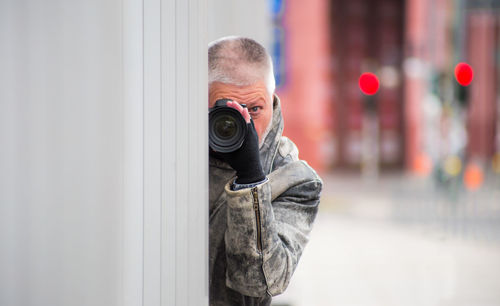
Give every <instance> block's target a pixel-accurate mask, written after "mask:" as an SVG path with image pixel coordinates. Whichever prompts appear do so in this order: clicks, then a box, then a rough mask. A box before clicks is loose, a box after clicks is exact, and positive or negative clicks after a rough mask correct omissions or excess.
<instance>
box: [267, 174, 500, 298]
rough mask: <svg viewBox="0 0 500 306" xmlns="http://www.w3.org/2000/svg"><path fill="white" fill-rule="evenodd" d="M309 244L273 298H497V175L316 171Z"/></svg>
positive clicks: (499, 208) (499, 235) (499, 253)
mask: <svg viewBox="0 0 500 306" xmlns="http://www.w3.org/2000/svg"><path fill="white" fill-rule="evenodd" d="M324 181H325V185H324V191H323V195H322V201H321V204H320V211H319V214H318V217H317V219H316V222H315V225H314V228H313V231H312V233H311V235H310V242H309V244H308V246H307V247H306V249H305V251H304V253H303V256H302V258H301V261H300V263H299V265H298V267H297V270H296V272H295V274H294V276H293V278H292V280H291V282H290V285H289V287H288V289H287V290H286V292H285V293H283V294H282V295H279V296H277V297H275V298H274V299H273V305H275V306H284V305H287V306H322V305H328V306H330V305H333V306H334V305H339V306H379V305H380V306H392V305H394V306H396V305H397V306H413V305H415V306H434V305H435V306H449V305H450V306H451V305H453V306H493V305H499V306H500V179H498V177H491V176H489V177H488V178H487V180H486V182H485V184H484V186H482V188H481V189H480V190H478V191H476V192H469V191H466V190H465V189H464V188H463V187H462V186H461V183H460V182H459V181H458V180H457V181H455V182H453V181H451V182H445V183H443V182H438V181H436V180H434V179H433V178H431V179H420V178H413V177H405V176H403V175H386V176H382V177H378V178H376V179H374V178H369V179H363V178H361V177H359V176H355V175H338V176H334V175H330V176H326V177H324Z"/></svg>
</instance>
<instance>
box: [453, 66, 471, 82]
mask: <svg viewBox="0 0 500 306" xmlns="http://www.w3.org/2000/svg"><path fill="white" fill-rule="evenodd" d="M473 77H474V71H472V68H471V66H469V64H467V63H458V64H457V65H456V66H455V78H456V79H457V82H458V83H459V84H460V85H462V86H467V85H469V84H470V83H471V82H472V78H473Z"/></svg>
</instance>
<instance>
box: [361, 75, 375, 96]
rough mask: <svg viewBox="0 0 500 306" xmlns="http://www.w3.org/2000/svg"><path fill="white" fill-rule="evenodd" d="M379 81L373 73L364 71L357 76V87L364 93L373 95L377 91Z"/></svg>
mask: <svg viewBox="0 0 500 306" xmlns="http://www.w3.org/2000/svg"><path fill="white" fill-rule="evenodd" d="M378 87H379V81H378V78H377V76H376V75H375V74H373V73H371V72H365V73H363V74H362V75H361V76H360V77H359V88H360V89H361V91H362V92H363V93H364V94H365V95H374V94H375V93H377V91H378Z"/></svg>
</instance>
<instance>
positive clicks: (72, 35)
mask: <svg viewBox="0 0 500 306" xmlns="http://www.w3.org/2000/svg"><path fill="white" fill-rule="evenodd" d="M206 9H207V8H206V1H205V0H190V1H180V0H178V1H168V0H163V1H162V0H106V1H97V0H90V1H62V0H49V1H44V2H36V1H14V0H11V1H9V0H6V1H0V46H1V48H0V67H2V69H0V271H2V273H0V305H2V306H11V305H23V306H25V305H26V306H31V305H55V306H58V305H61V306H62V305H76V306H78V305H82V306H83V305H97V306H98V305H103V306H104V305H105V306H113V305H116V306H121V305H125V306H150V305H151V306H152V305H204V304H208V265H207V261H208V190H207V189H208V156H207V148H208V146H207V144H208V141H207V71H206V69H207V55H206V52H207V42H208V41H207V39H206V33H205V31H206Z"/></svg>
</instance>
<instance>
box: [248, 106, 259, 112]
mask: <svg viewBox="0 0 500 306" xmlns="http://www.w3.org/2000/svg"><path fill="white" fill-rule="evenodd" d="M250 111H251V112H254V113H255V112H258V111H259V107H258V106H254V107H252V108H250Z"/></svg>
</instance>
